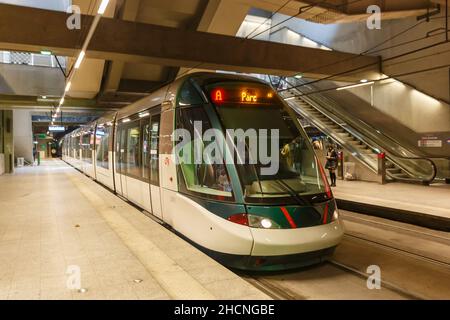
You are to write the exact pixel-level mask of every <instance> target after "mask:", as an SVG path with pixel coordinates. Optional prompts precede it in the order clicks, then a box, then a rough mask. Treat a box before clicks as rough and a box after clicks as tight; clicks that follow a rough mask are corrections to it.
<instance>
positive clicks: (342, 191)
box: [333, 180, 450, 227]
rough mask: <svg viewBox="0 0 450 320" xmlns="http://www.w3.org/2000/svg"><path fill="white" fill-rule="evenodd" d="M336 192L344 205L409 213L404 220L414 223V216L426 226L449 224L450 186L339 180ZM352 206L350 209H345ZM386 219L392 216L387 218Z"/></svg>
mask: <svg viewBox="0 0 450 320" xmlns="http://www.w3.org/2000/svg"><path fill="white" fill-rule="evenodd" d="M333 193H334V196H335V197H336V199H337V200H338V203H340V204H341V206H346V205H347V204H353V205H355V206H358V205H361V206H362V205H365V206H373V207H374V208H375V209H377V210H379V209H383V210H384V209H385V210H389V211H391V212H393V214H396V215H398V216H400V219H399V220H400V221H402V217H401V215H402V214H403V215H405V216H406V215H408V216H409V217H407V219H406V220H411V219H412V220H411V221H405V222H411V223H414V219H416V220H417V222H419V224H423V225H424V226H426V227H432V226H430V225H426V224H427V220H428V222H430V221H431V223H432V224H439V225H437V227H439V226H440V225H442V224H446V225H450V185H446V184H432V185H430V186H422V185H416V184H406V183H388V184H385V185H381V184H378V183H374V182H364V181H342V180H338V181H337V187H336V188H333ZM346 209H349V208H346ZM386 217H387V218H392V217H388V216H386Z"/></svg>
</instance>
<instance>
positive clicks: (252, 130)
mask: <svg viewBox="0 0 450 320" xmlns="http://www.w3.org/2000/svg"><path fill="white" fill-rule="evenodd" d="M207 89H208V92H209V94H210V97H211V101H212V102H213V104H214V105H215V109H216V111H217V114H218V115H219V118H220V120H221V123H222V126H223V129H225V130H228V129H231V130H234V134H235V135H234V136H233V140H234V146H235V150H234V151H235V152H234V163H235V165H236V167H237V168H238V172H239V175H240V179H241V183H242V187H243V189H244V192H245V198H246V201H247V202H250V203H260V202H264V203H267V202H269V203H275V202H277V203H279V202H283V203H285V202H292V201H297V202H298V200H299V199H307V198H308V199H311V196H314V195H317V194H324V193H325V192H326V187H325V182H324V180H323V179H324V176H323V171H321V170H322V169H321V168H320V167H319V164H318V163H317V159H316V157H315V153H314V151H313V149H312V146H311V144H310V142H309V139H308V137H307V136H306V134H305V133H304V131H303V130H301V129H300V127H299V123H298V120H297V119H296V118H295V117H292V116H291V114H290V113H289V112H288V111H287V107H286V106H285V105H284V104H283V103H282V101H281V100H280V98H279V97H278V96H277V95H276V93H275V92H273V90H272V89H271V88H270V87H269V86H265V85H263V84H259V83H252V82H249V83H246V82H242V83H236V82H224V83H220V84H215V85H214V86H210V87H208V88H207ZM239 129H242V130H239ZM274 129H278V136H277V135H276V131H275V130H274ZM237 130H239V131H240V132H241V133H242V132H244V133H245V134H244V135H242V134H241V137H239V135H237V134H236V133H237V132H238V131H237ZM232 132H233V131H232ZM266 132H267V134H266ZM227 134H228V133H227ZM255 135H256V137H255ZM255 138H256V140H257V144H256V145H255ZM239 143H242V144H244V145H245V147H244V148H242V145H240V146H239ZM264 145H265V147H264ZM255 147H257V151H256V152H255V149H254V148H255ZM242 149H244V153H245V159H242V157H243V155H242V154H241V153H242V152H240V150H242ZM255 158H256V159H255Z"/></svg>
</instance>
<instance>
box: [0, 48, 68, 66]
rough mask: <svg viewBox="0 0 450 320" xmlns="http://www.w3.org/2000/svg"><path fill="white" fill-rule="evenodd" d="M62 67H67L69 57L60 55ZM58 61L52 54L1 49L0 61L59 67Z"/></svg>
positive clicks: (59, 59)
mask: <svg viewBox="0 0 450 320" xmlns="http://www.w3.org/2000/svg"><path fill="white" fill-rule="evenodd" d="M57 58H58V61H59V63H60V64H61V67H62V68H64V69H65V68H66V65H67V58H66V57H60V56H58V57H57ZM58 61H56V58H55V56H53V55H51V54H40V53H30V52H21V51H0V63H7V64H18V65H28V66H36V67H47V68H59V66H58Z"/></svg>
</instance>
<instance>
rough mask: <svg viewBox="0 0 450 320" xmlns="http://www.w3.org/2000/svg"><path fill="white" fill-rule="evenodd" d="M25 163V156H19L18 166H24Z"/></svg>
mask: <svg viewBox="0 0 450 320" xmlns="http://www.w3.org/2000/svg"><path fill="white" fill-rule="evenodd" d="M24 165H25V159H24V158H17V166H18V167H23V166H24Z"/></svg>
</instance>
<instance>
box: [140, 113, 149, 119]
mask: <svg viewBox="0 0 450 320" xmlns="http://www.w3.org/2000/svg"><path fill="white" fill-rule="evenodd" d="M149 115H150V113H148V112H146V113H140V114H139V118H145V117H147V116H149Z"/></svg>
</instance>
